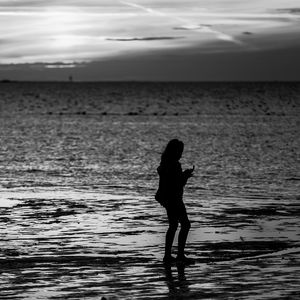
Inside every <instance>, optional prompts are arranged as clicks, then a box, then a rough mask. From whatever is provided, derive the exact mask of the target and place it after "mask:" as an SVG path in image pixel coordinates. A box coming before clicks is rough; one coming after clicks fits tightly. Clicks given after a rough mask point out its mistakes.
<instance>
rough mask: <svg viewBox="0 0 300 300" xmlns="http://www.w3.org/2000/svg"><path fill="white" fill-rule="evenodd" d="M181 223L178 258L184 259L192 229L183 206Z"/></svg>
mask: <svg viewBox="0 0 300 300" xmlns="http://www.w3.org/2000/svg"><path fill="white" fill-rule="evenodd" d="M179 222H180V225H181V228H180V232H179V235H178V254H177V257H178V258H183V257H184V248H185V244H186V239H187V236H188V233H189V230H190V228H191V223H190V221H189V218H188V216H187V213H186V209H185V207H184V204H183V208H182V212H181V215H180V218H179Z"/></svg>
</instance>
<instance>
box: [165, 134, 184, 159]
mask: <svg viewBox="0 0 300 300" xmlns="http://www.w3.org/2000/svg"><path fill="white" fill-rule="evenodd" d="M183 148H184V144H183V142H182V141H179V140H177V139H173V140H170V141H169V142H168V144H167V146H166V149H165V151H164V152H163V154H162V155H161V160H174V161H176V160H179V159H180V158H181V155H182V152H183Z"/></svg>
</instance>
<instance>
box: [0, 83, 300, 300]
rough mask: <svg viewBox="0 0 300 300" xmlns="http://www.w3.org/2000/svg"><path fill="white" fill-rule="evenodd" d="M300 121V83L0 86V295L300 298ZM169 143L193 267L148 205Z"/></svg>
mask: <svg viewBox="0 0 300 300" xmlns="http://www.w3.org/2000/svg"><path fill="white" fill-rule="evenodd" d="M299 113H300V84H299V83H201V84H200V83H1V84H0V298H1V299H100V298H101V297H106V299H150V298H151V299H153V298H156V299H169V298H170V299H181V298H184V299H224V297H225V298H226V299H229V298H232V299H274V298H276V299H287V298H288V297H289V299H297V298H298V297H299V284H300V268H299V267H300V264H299V257H300V254H299V253H300V245H299V237H300V232H299V225H300V224H299V215H300V204H299V200H300V193H299V191H300V189H299V187H300V183H299V182H300V172H299V170H300V168H299V162H300V157H299V129H300V128H299ZM172 138H179V139H181V140H182V141H183V142H184V143H185V151H184V154H183V158H182V160H181V162H182V166H183V168H189V167H191V166H192V165H195V176H194V177H193V178H191V179H190V181H189V183H188V185H187V186H186V189H185V196H184V201H185V203H186V206H187V211H188V214H189V217H190V220H191V223H192V228H191V232H190V234H189V237H188V242H187V248H186V251H187V253H188V254H189V256H190V257H193V258H195V260H196V263H195V265H192V266H187V267H186V268H182V267H180V266H177V267H176V266H172V267H171V268H164V266H163V265H162V263H161V260H162V256H163V251H164V235H165V231H166V229H167V220H166V216H165V211H164V209H163V208H162V207H161V206H160V205H159V204H158V203H156V201H155V200H154V197H153V195H154V194H155V191H156V188H157V184H158V176H157V173H156V168H157V166H158V165H159V161H160V154H161V152H162V150H163V148H164V146H165V145H166V143H167V142H168V140H170V139H172ZM176 244H177V241H176V239H175V245H174V254H175V253H176Z"/></svg>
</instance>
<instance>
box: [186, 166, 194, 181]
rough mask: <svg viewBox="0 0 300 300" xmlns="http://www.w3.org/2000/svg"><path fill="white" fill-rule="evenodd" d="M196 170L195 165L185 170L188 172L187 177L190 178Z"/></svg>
mask: <svg viewBox="0 0 300 300" xmlns="http://www.w3.org/2000/svg"><path fill="white" fill-rule="evenodd" d="M194 170H195V166H193V168H192V169H187V170H185V171H184V173H185V174H186V176H187V178H190V177H192V176H193V172H194Z"/></svg>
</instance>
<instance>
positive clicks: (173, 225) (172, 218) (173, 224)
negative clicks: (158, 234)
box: [164, 209, 178, 259]
mask: <svg viewBox="0 0 300 300" xmlns="http://www.w3.org/2000/svg"><path fill="white" fill-rule="evenodd" d="M167 214H168V220H169V228H168V231H167V234H166V243H165V256H164V257H165V259H168V258H170V257H171V253H172V245H173V241H174V236H175V233H176V230H177V227H178V218H177V216H176V211H173V210H171V209H167Z"/></svg>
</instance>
